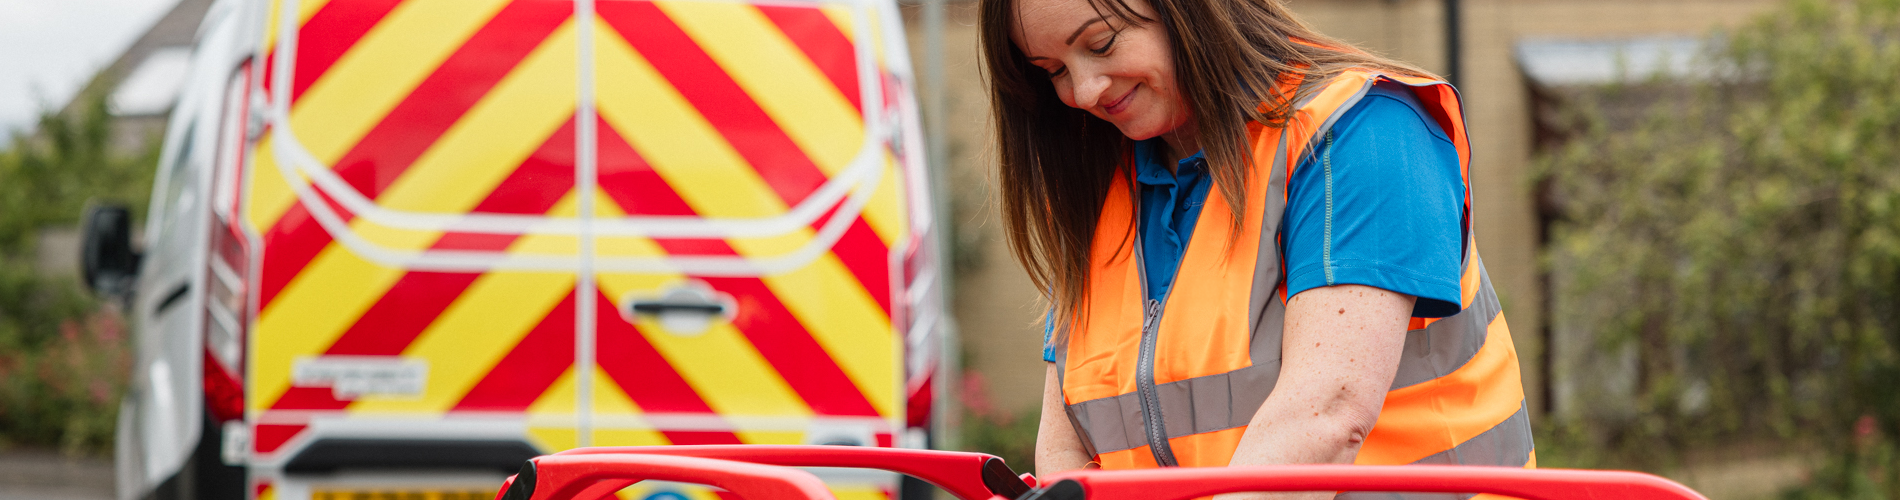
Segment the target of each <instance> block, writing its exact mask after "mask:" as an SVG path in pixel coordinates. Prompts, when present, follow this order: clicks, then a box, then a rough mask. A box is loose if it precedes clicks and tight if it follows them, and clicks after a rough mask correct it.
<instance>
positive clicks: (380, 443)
mask: <svg viewBox="0 0 1900 500" xmlns="http://www.w3.org/2000/svg"><path fill="white" fill-rule="evenodd" d="M539 455H541V452H540V451H537V450H536V449H535V448H534V446H532V445H529V444H528V443H526V442H523V441H518V440H442V439H386V438H376V439H364V438H322V439H318V440H316V441H314V442H311V443H310V445H309V446H306V447H304V448H303V449H302V450H299V451H298V452H297V454H296V455H293V456H291V458H290V460H287V461H285V462H284V472H287V473H291V474H307V473H328V472H336V471H338V470H342V469H384V470H387V469H399V470H417V469H437V470H440V469H464V470H466V469H482V470H492V471H496V472H500V473H503V474H509V473H513V472H514V471H516V470H518V469H520V468H521V463H522V462H524V461H526V460H528V459H530V458H534V457H536V456H539Z"/></svg>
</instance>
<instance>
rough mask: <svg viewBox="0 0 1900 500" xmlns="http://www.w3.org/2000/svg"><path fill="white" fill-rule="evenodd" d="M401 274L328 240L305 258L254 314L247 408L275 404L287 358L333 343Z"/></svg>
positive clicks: (286, 375)
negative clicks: (280, 289) (301, 266)
mask: <svg viewBox="0 0 1900 500" xmlns="http://www.w3.org/2000/svg"><path fill="white" fill-rule="evenodd" d="M431 241H434V239H433V238H430V239H418V240H417V241H413V242H411V244H408V245H404V246H401V247H398V248H406V249H419V248H422V247H426V246H428V244H429V243H430V242H431ZM402 274H403V271H402V270H401V269H396V268H391V267H384V266H381V265H378V264H374V263H371V262H369V261H367V260H363V258H362V257H358V256H356V254H354V253H350V251H349V250H346V249H344V248H343V247H342V246H340V245H337V244H334V243H333V244H331V245H330V246H328V247H326V248H324V249H323V251H321V252H319V253H318V254H317V257H316V258H315V259H311V261H310V265H309V266H307V267H305V268H304V272H303V273H302V274H300V275H298V276H297V277H296V278H293V279H291V281H290V284H289V285H286V286H285V287H284V290H283V292H281V293H279V294H278V296H277V298H276V300H273V301H272V302H271V305H269V306H267V307H265V309H264V312H263V314H260V315H258V320H257V332H256V334H255V335H256V339H257V340H256V341H254V342H252V343H251V349H252V357H251V360H252V363H253V365H252V366H254V367H255V368H254V369H253V370H251V375H252V377H253V378H252V380H251V391H252V392H251V394H252V395H254V396H255V397H254V398H251V399H249V401H250V403H251V408H252V409H254V410H263V409H266V408H269V407H270V405H271V404H274V403H276V402H277V398H279V397H282V396H283V394H284V391H285V390H287V389H289V388H290V366H291V363H292V361H293V360H294V359H295V358H296V357H298V356H311V355H316V354H320V353H322V352H323V351H324V349H326V348H328V347H329V346H330V344H332V343H335V342H336V338H337V336H339V335H342V334H343V332H344V330H347V329H348V328H349V327H350V324H351V323H354V322H355V321H356V318H358V317H360V316H362V315H363V312H364V311H367V310H369V307H370V306H371V305H373V304H375V303H376V299H377V298H378V297H382V295H383V292H385V291H387V290H389V287H390V286H391V285H394V284H395V283H396V280H397V279H399V278H401V277H402Z"/></svg>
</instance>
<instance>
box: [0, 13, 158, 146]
mask: <svg viewBox="0 0 1900 500" xmlns="http://www.w3.org/2000/svg"><path fill="white" fill-rule="evenodd" d="M176 3H178V0H0V130H4V131H18V130H23V129H24V128H26V127H30V126H32V124H33V119H34V117H36V116H38V115H39V111H40V110H41V109H43V108H45V107H47V106H60V105H64V104H65V103H66V100H67V99H71V98H72V95H73V93H74V92H77V91H79V87H80V86H81V85H84V84H85V83H86V80H87V79H88V78H91V77H92V74H93V72H95V71H98V70H99V68H102V67H105V65H107V64H111V63H112V60H113V58H116V57H118V55H119V52H121V51H124V50H125V48H126V47H127V46H130V45H131V44H132V41H133V40H135V39H137V38H138V36H139V35H141V34H143V33H145V30H146V29H147V28H150V27H151V26H152V23H154V22H157V21H158V18H159V16H162V15H164V14H165V11H166V10H168V9H170V8H171V6H172V5H174V4H176Z"/></svg>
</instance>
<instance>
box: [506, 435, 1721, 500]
mask: <svg viewBox="0 0 1900 500" xmlns="http://www.w3.org/2000/svg"><path fill="white" fill-rule="evenodd" d="M792 467H850V468H865V469H879V470H888V471H893V472H900V473H904V474H909V475H912V476H915V477H918V478H919V479H923V480H926V481H929V482H931V483H933V484H936V485H938V486H939V487H942V488H944V489H945V490H949V491H950V492H951V493H953V494H955V495H957V497H958V498H962V499H964V500H1011V499H1013V498H1023V499H1025V500H1081V499H1087V500H1137V499H1139V500H1167V499H1173V500H1186V499H1190V498H1196V497H1205V496H1211V495H1218V494H1222V493H1237V492H1256V491H1257V492H1272V491H1280V492H1284V491H1384V492H1419V493H1492V494H1499V495H1507V496H1512V497H1519V498H1525V499H1532V500H1587V499H1632V500H1706V499H1704V498H1703V497H1702V495H1700V494H1698V493H1696V492H1695V491H1694V490H1691V489H1689V488H1688V487H1685V486H1683V485H1681V484H1677V483H1675V482H1673V481H1670V480H1668V479H1664V478H1661V477H1657V476H1653V475H1649V474H1643V473H1639V472H1627V471H1591V470H1562V469H1518V468H1509V467H1475V466H1449V465H1402V466H1364V465H1287V466H1259V467H1205V468H1166V469H1142V470H1119V471H1101V470H1089V471H1075V472H1067V473H1062V474H1057V475H1053V476H1050V477H1046V478H1041V479H1040V480H1039V482H1040V483H1041V484H1042V485H1044V486H1043V487H1040V488H1037V489H1036V490H1034V491H1033V493H1031V494H1029V495H1021V493H1022V492H1024V489H1026V488H1027V485H1024V484H1022V481H1021V480H1019V479H1017V478H1016V477H1015V476H1014V475H1013V473H1011V472H1010V471H1009V469H1008V467H1003V466H1002V460H1001V459H998V458H996V457H994V456H991V455H985V454H981V453H966V452H954V451H934V450H909V449H899V448H870V447H845V446H764V445H752V446H747V445H727V446H650V447H611V448H582V449H576V450H569V451H565V452H561V453H559V454H555V455H549V456H544V457H539V458H536V459H534V460H532V461H531V465H530V466H528V467H524V468H523V472H524V474H526V475H525V476H518V477H513V478H509V483H505V484H504V485H503V492H502V493H501V495H499V496H498V497H497V498H498V499H499V500H549V499H569V498H572V499H580V500H594V499H600V498H612V495H613V492H615V491H619V490H620V489H622V488H625V487H627V486H629V485H632V484H633V483H636V482H639V481H642V480H647V479H658V480H666V481H679V482H687V483H698V484H705V485H711V486H715V487H719V488H723V489H726V490H728V491H731V492H732V493H733V494H734V495H735V496H737V497H739V498H769V499H811V500H832V499H833V497H832V495H831V492H830V491H829V490H827V489H826V488H825V486H824V483H823V482H821V481H819V480H818V478H817V477H816V476H813V475H811V474H810V473H807V472H804V471H801V470H798V469H794V468H792ZM1002 477H1007V478H1009V479H1010V480H1011V481H1013V483H1009V482H1000V483H999V482H998V481H997V479H998V478H1002ZM516 482H522V483H526V484H520V485H517V484H514V483H516ZM514 486H520V488H515V487H514ZM997 493H1002V494H1000V495H999V494H997Z"/></svg>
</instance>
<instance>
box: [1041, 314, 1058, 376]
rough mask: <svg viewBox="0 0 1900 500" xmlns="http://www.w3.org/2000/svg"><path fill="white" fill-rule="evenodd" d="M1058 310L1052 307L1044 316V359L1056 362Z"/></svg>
mask: <svg viewBox="0 0 1900 500" xmlns="http://www.w3.org/2000/svg"><path fill="white" fill-rule="evenodd" d="M1055 335H1056V310H1055V309H1053V308H1051V309H1049V312H1048V313H1045V314H1043V316H1042V360H1043V361H1048V362H1050V363H1054V362H1056V346H1055V342H1054V341H1055Z"/></svg>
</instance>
